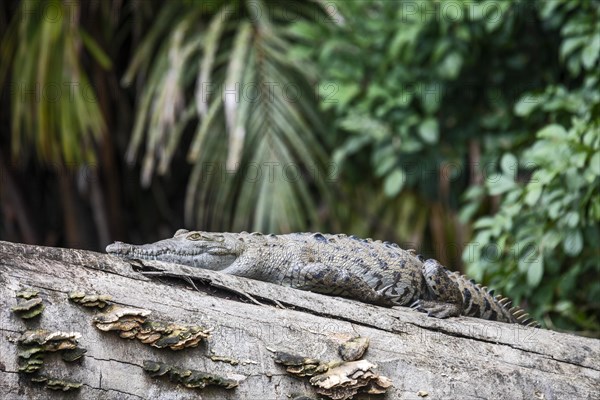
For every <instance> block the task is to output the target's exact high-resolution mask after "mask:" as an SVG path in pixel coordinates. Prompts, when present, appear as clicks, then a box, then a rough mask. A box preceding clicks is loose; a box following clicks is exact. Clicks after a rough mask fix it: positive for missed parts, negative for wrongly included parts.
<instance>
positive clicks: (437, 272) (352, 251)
mask: <svg viewBox="0 0 600 400" xmlns="http://www.w3.org/2000/svg"><path fill="white" fill-rule="evenodd" d="M106 251H107V253H109V254H112V255H115V256H118V257H121V258H124V259H139V260H144V259H146V260H159V261H165V262H170V263H176V264H181V265H186V266H191V267H198V268H204V269H210V270H215V271H221V272H224V273H227V274H232V275H236V276H241V277H245V278H250V279H256V280H260V281H264V282H270V283H275V284H279V285H283V286H289V287H292V288H296V289H301V290H309V291H312V292H317V293H322V294H327V295H334V296H342V297H347V298H351V299H355V300H359V301H361V302H365V303H371V304H376V305H382V306H407V307H412V308H414V309H416V310H418V311H421V312H426V313H427V314H428V315H429V316H432V317H437V318H448V317H455V316H460V315H464V316H470V317H476V318H481V319H487V320H492V321H500V322H506V323H516V324H521V325H526V326H535V327H537V326H538V324H537V322H535V321H534V320H533V319H531V318H529V314H526V313H525V311H523V310H522V309H521V308H519V307H512V308H511V307H510V305H511V301H510V300H509V299H508V298H506V297H503V296H501V295H496V296H494V291H493V290H489V291H488V290H487V288H486V287H482V286H481V285H479V284H477V283H475V281H472V280H469V279H468V278H467V277H466V276H464V275H460V274H459V273H457V272H452V271H449V270H448V269H446V268H445V267H443V266H442V265H441V264H440V263H439V262H437V261H436V260H434V259H428V260H425V259H424V258H423V257H421V256H420V255H417V254H416V253H415V252H414V251H413V250H404V249H402V248H400V247H399V246H398V245H397V244H395V243H390V242H382V241H380V240H372V239H361V238H358V237H356V236H347V235H344V234H322V233H291V234H285V235H274V234H269V235H263V234H261V233H257V232H254V233H248V232H242V233H229V232H224V233H216V232H203V231H189V230H186V229H180V230H178V231H177V232H176V233H175V235H174V236H173V237H172V238H168V239H164V240H160V241H158V242H155V243H149V244H143V245H133V244H127V243H123V242H114V243H113V244H110V245H109V246H108V247H107V248H106Z"/></svg>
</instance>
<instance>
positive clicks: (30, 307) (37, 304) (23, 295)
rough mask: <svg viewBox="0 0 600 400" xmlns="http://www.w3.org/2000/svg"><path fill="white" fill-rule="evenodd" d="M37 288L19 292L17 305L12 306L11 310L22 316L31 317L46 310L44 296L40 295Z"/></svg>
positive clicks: (24, 317)
mask: <svg viewBox="0 0 600 400" xmlns="http://www.w3.org/2000/svg"><path fill="white" fill-rule="evenodd" d="M38 294H39V292H38V291H37V290H23V291H20V292H17V295H16V296H17V299H18V300H17V305H16V306H13V307H12V308H11V311H12V312H14V313H15V314H17V315H18V316H19V317H20V318H23V319H30V318H34V317H37V316H38V315H40V314H41V313H42V311H44V304H43V303H42V298H41V297H39V296H38Z"/></svg>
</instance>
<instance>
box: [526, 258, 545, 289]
mask: <svg viewBox="0 0 600 400" xmlns="http://www.w3.org/2000/svg"><path fill="white" fill-rule="evenodd" d="M527 262H528V264H529V268H528V269H527V285H528V286H529V287H531V288H534V287H537V286H538V285H539V284H540V282H541V281H542V277H543V276H544V258H543V256H542V255H541V254H539V253H537V252H536V253H535V255H532V256H531V257H530V259H529V260H528V261H527Z"/></svg>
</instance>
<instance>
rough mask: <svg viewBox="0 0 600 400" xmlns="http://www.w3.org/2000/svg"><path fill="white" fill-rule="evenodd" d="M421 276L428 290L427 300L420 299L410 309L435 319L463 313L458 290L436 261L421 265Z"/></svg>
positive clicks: (428, 261)
mask: <svg viewBox="0 0 600 400" xmlns="http://www.w3.org/2000/svg"><path fill="white" fill-rule="evenodd" d="M423 276H424V278H425V283H426V285H427V287H428V289H429V295H430V296H429V297H430V298H428V299H420V300H417V301H416V302H415V303H413V305H412V307H413V308H415V309H417V310H419V311H422V312H426V313H427V315H429V316H431V317H436V318H448V317H457V316H459V315H461V314H462V312H463V297H462V294H461V293H460V288H459V286H458V285H457V284H456V282H454V281H453V280H452V279H450V277H449V276H448V273H447V271H446V269H445V268H444V267H443V266H441V265H440V264H439V263H438V262H437V261H436V260H433V259H430V260H427V261H425V263H423Z"/></svg>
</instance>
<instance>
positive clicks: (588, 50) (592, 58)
mask: <svg viewBox="0 0 600 400" xmlns="http://www.w3.org/2000/svg"><path fill="white" fill-rule="evenodd" d="M598 57H600V33H599V32H596V33H595V34H594V35H593V39H592V40H591V41H590V42H589V43H588V44H587V45H586V46H585V47H584V49H583V52H582V53H581V61H582V62H583V66H584V67H585V68H586V69H591V68H592V67H593V66H594V65H595V64H596V61H597V60H598Z"/></svg>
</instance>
